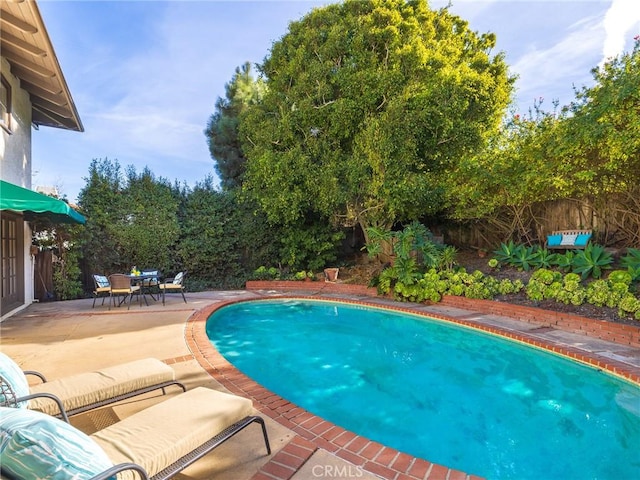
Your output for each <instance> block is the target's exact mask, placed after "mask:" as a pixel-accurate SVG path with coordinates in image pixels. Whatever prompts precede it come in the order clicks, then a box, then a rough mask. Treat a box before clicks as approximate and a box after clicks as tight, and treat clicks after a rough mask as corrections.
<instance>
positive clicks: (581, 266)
mask: <svg viewBox="0 0 640 480" xmlns="http://www.w3.org/2000/svg"><path fill="white" fill-rule="evenodd" d="M612 263H613V255H611V253H609V252H607V251H606V250H605V249H604V247H602V246H600V245H595V244H593V243H589V244H588V245H587V246H586V247H585V248H584V250H581V251H579V252H578V253H577V254H576V256H575V258H574V260H573V272H574V273H579V274H580V275H581V276H582V279H583V280H584V279H586V278H588V277H589V276H590V275H591V276H592V277H593V278H600V277H601V276H602V270H603V269H606V268H611V264H612Z"/></svg>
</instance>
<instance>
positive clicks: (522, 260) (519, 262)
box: [511, 245, 535, 272]
mask: <svg viewBox="0 0 640 480" xmlns="http://www.w3.org/2000/svg"><path fill="white" fill-rule="evenodd" d="M534 262H535V253H534V252H533V248H532V247H525V246H524V245H520V248H517V249H516V251H515V252H514V256H513V258H512V259H511V264H512V265H513V266H514V267H516V268H518V269H519V270H524V271H525V272H528V271H529V270H530V269H531V266H532V265H533V264H534Z"/></svg>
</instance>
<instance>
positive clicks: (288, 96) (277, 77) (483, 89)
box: [240, 0, 513, 233]
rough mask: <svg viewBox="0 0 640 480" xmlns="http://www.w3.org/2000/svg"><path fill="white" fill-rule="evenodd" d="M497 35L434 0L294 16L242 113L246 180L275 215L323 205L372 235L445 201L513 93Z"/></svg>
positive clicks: (385, 0)
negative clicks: (454, 175)
mask: <svg viewBox="0 0 640 480" xmlns="http://www.w3.org/2000/svg"><path fill="white" fill-rule="evenodd" d="M494 45H495V36H494V35H493V34H482V35H479V34H477V33H475V32H473V31H471V30H470V29H469V27H468V24H467V22H465V21H463V20H462V19H460V18H459V17H456V16H453V15H451V14H450V13H449V12H448V11H447V10H446V9H443V10H439V11H432V10H430V9H429V7H428V5H427V2H426V1H425V0H410V1H405V0H371V1H367V2H362V1H350V0H348V1H346V2H343V3H339V4H334V5H329V6H327V7H324V8H319V9H315V10H313V11H311V13H309V14H308V15H306V16H305V17H304V18H302V19H301V20H300V21H297V22H292V23H291V24H290V26H289V32H288V33H287V34H286V35H284V36H283V37H282V39H281V40H279V41H277V42H275V43H274V45H273V47H272V49H271V52H270V55H269V56H268V57H267V58H266V59H265V61H264V63H263V65H262V66H261V70H262V73H263V75H264V76H265V78H266V81H267V87H268V88H267V91H266V93H265V95H264V97H263V99H262V102H260V103H258V104H256V105H254V106H253V107H251V108H249V109H247V110H246V111H245V112H244V113H243V114H242V116H241V123H240V132H241V141H242V147H243V150H244V152H245V153H246V155H247V158H248V162H247V173H246V178H245V182H244V184H243V188H244V190H245V191H246V192H248V193H250V194H252V195H253V196H254V197H255V198H256V199H257V200H258V201H259V203H260V204H261V205H262V207H263V208H264V209H265V211H266V212H267V213H268V215H269V217H270V218H271V219H272V220H274V221H284V222H297V221H299V220H300V219H301V218H302V217H304V216H306V215H308V213H309V212H316V213H319V214H321V215H325V216H334V219H339V220H340V221H341V223H343V224H350V225H354V224H359V225H360V226H361V227H362V228H363V231H365V233H366V231H367V229H368V227H370V226H375V227H378V228H383V229H385V228H390V227H391V225H392V224H393V223H394V222H396V221H403V220H409V219H414V218H419V217H420V216H422V215H424V214H425V213H430V212H431V213H432V212H435V211H438V210H440V209H441V208H442V206H443V203H442V198H443V195H442V185H443V181H442V180H443V175H445V173H446V172H447V170H448V169H450V168H451V166H452V165H455V164H457V162H459V161H460V159H461V158H462V157H464V156H467V155H470V154H472V153H473V152H474V151H476V150H477V149H478V148H480V147H481V146H482V145H483V144H484V143H485V141H486V139H487V138H488V136H489V134H490V133H491V132H493V131H494V130H495V129H496V128H497V127H498V126H499V123H500V119H501V117H502V116H503V114H504V111H505V109H506V107H507V105H508V103H509V100H510V96H511V91H512V83H513V79H512V78H510V77H509V75H508V73H507V65H506V64H505V62H504V58H503V55H502V54H497V55H492V54H491V49H492V48H493V47H494ZM336 213H337V215H336Z"/></svg>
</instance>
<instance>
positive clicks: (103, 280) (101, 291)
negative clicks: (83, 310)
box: [91, 275, 111, 308]
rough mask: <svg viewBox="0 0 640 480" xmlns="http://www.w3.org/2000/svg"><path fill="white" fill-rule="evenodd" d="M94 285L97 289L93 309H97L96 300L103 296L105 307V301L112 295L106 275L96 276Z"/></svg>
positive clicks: (94, 292)
mask: <svg viewBox="0 0 640 480" xmlns="http://www.w3.org/2000/svg"><path fill="white" fill-rule="evenodd" d="M93 283H94V284H95V287H94V289H93V306H92V307H91V308H95V306H96V298H98V297H100V296H102V305H104V299H105V298H107V297H108V296H109V295H110V293H111V285H110V284H109V279H108V278H107V277H105V276H104V275H94V276H93Z"/></svg>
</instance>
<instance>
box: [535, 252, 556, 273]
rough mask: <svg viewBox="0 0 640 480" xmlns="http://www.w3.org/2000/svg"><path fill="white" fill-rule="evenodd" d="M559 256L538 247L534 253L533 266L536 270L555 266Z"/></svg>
mask: <svg viewBox="0 0 640 480" xmlns="http://www.w3.org/2000/svg"><path fill="white" fill-rule="evenodd" d="M557 255H558V254H557V253H551V252H550V251H549V250H547V249H546V248H540V247H538V248H537V249H535V250H534V251H533V256H532V258H531V266H532V267H535V268H549V267H551V265H553V264H554V262H555V258H556V256H557Z"/></svg>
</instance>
